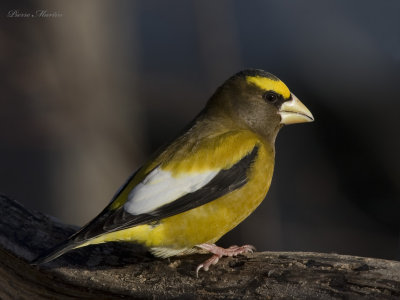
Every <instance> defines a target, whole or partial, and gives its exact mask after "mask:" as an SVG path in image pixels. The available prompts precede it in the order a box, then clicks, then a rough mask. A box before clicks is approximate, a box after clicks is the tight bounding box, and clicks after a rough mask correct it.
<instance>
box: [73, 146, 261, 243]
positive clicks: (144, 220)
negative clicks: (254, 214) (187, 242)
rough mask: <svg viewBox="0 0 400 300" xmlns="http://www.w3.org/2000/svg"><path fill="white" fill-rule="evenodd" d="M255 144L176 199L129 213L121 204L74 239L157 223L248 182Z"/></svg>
mask: <svg viewBox="0 0 400 300" xmlns="http://www.w3.org/2000/svg"><path fill="white" fill-rule="evenodd" d="M257 153H258V146H255V147H254V148H253V150H252V151H251V152H250V153H249V154H247V155H246V156H245V157H243V158H242V159H241V160H240V161H239V162H237V163H236V164H235V165H233V166H232V167H231V168H230V169H226V170H222V171H220V172H219V173H218V174H217V175H216V176H215V177H214V178H213V179H212V180H211V181H210V182H209V183H208V184H206V185H205V186H204V187H202V188H201V189H199V190H197V191H195V192H193V193H188V194H186V195H184V196H182V197H181V198H179V199H176V200H175V201H173V202H171V203H168V204H165V205H163V206H161V207H159V208H157V209H156V210H154V211H152V212H151V213H147V214H139V215H132V214H130V213H128V212H126V211H125V209H124V207H123V206H122V207H120V208H118V209H117V210H114V211H107V212H104V214H103V215H102V216H99V217H98V218H96V219H97V220H94V221H95V222H93V223H91V224H90V225H89V226H88V227H87V228H85V229H84V230H82V231H81V232H80V233H78V234H77V235H76V236H75V237H74V241H75V242H80V241H82V242H83V241H87V240H89V239H92V238H95V237H97V236H99V235H101V234H104V233H108V232H113V231H118V230H122V229H127V228H130V227H132V226H137V225H142V224H149V223H153V222H154V223H156V222H158V221H159V220H161V219H164V218H167V217H170V216H173V215H177V214H179V213H182V212H185V211H187V210H190V209H193V208H196V207H198V206H201V205H204V204H206V203H208V202H211V201H213V200H215V199H217V198H219V197H221V196H223V195H225V194H227V193H230V192H232V191H234V190H236V189H238V188H240V187H242V186H243V185H245V184H246V183H247V180H248V178H247V171H248V169H249V168H250V167H251V164H252V163H253V161H254V160H255V158H256V156H257Z"/></svg>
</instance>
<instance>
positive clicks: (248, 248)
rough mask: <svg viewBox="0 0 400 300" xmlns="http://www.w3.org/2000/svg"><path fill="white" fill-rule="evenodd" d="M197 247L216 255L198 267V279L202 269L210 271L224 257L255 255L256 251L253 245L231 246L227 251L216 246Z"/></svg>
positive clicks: (203, 245)
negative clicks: (244, 254)
mask: <svg viewBox="0 0 400 300" xmlns="http://www.w3.org/2000/svg"><path fill="white" fill-rule="evenodd" d="M196 247H198V248H201V249H203V250H206V251H208V252H211V253H213V254H214V255H213V256H211V257H210V258H209V259H207V260H206V261H205V262H203V263H202V264H200V265H198V267H197V268H196V276H197V277H199V271H200V269H201V268H203V269H204V271H208V269H209V268H210V266H212V265H215V264H216V263H217V262H218V261H219V259H220V258H221V257H223V256H236V255H238V254H243V253H253V252H254V251H255V250H256V248H254V246H252V245H244V246H230V247H229V248H227V249H225V248H221V247H218V246H217V245H215V244H200V245H196Z"/></svg>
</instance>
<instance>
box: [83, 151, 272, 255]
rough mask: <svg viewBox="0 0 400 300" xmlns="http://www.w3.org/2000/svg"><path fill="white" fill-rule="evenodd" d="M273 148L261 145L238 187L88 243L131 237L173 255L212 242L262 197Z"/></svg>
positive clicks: (265, 190)
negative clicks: (178, 212)
mask: <svg viewBox="0 0 400 300" xmlns="http://www.w3.org/2000/svg"><path fill="white" fill-rule="evenodd" d="M273 168H274V150H273V149H266V148H265V147H264V146H260V148H259V150H258V156H257V159H256V160H255V162H254V163H253V166H252V168H251V169H250V171H249V174H248V177H249V180H248V182H247V183H246V184H245V185H244V186H243V187H241V188H240V189H238V190H235V191H233V192H231V193H228V194H226V195H224V196H223V197H221V198H219V199H217V200H214V201H211V202H209V203H207V204H205V205H202V206H199V207H197V208H194V209H191V210H189V211H186V212H183V213H180V214H178V215H175V216H172V217H168V218H165V219H163V220H161V221H160V222H159V223H158V224H156V225H140V226H136V227H132V228H129V229H125V230H121V231H117V232H112V233H108V234H105V235H103V236H100V237H98V238H95V239H93V240H91V241H89V242H88V243H86V244H84V245H81V246H86V245H88V244H97V243H103V242H108V241H118V240H120V241H132V242H138V243H141V244H144V245H146V246H147V247H149V248H151V249H153V250H155V251H154V252H155V253H156V254H157V248H160V249H170V250H171V251H164V250H162V251H159V256H164V257H166V256H170V255H174V254H176V253H177V252H179V251H186V250H188V249H191V248H192V247H193V246H195V245H198V244H202V243H214V242H216V241H217V240H218V239H219V238H221V237H222V236H223V235H224V234H225V233H227V232H228V231H230V230H232V229H233V228H234V227H235V226H237V225H238V224H239V223H240V222H242V221H243V220H244V219H245V218H246V217H247V216H248V215H249V214H250V213H252V212H253V211H254V210H255V209H256V208H257V206H258V205H259V204H260V203H261V202H262V200H263V199H264V198H265V196H266V194H267V192H268V189H269V187H270V184H271V179H272V173H273Z"/></svg>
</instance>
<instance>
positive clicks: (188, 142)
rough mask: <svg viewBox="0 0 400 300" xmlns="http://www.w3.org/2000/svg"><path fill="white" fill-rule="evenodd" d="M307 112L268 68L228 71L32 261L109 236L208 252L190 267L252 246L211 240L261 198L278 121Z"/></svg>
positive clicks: (162, 250) (164, 251)
mask: <svg viewBox="0 0 400 300" xmlns="http://www.w3.org/2000/svg"><path fill="white" fill-rule="evenodd" d="M312 120H313V117H312V115H311V113H310V112H309V111H308V109H307V108H306V107H305V106H304V105H303V104H302V103H301V102H300V101H299V100H298V99H297V98H296V97H295V96H294V95H293V94H291V93H290V91H289V89H288V88H287V86H286V85H285V84H284V83H283V82H282V81H280V80H279V79H278V78H276V77H275V76H273V75H271V74H269V73H266V72H264V71H262V70H246V71H242V72H240V73H238V74H236V75H234V76H233V77H231V78H230V79H228V80H227V81H226V82H225V83H224V84H223V85H222V86H221V87H220V88H219V89H218V90H217V91H216V93H215V94H214V95H213V96H212V97H211V99H210V100H209V101H208V103H207V105H206V107H205V108H204V109H203V111H202V112H201V113H200V114H199V115H198V116H197V117H196V118H195V119H194V120H193V121H192V123H191V124H190V126H188V127H187V129H186V130H185V131H184V132H183V133H182V134H181V135H180V136H179V137H177V138H176V139H175V140H174V141H173V142H171V143H170V144H169V145H167V146H165V147H164V148H162V149H161V150H159V151H158V152H157V153H156V154H155V155H154V156H153V158H152V159H150V160H149V161H148V162H147V163H146V164H145V165H144V166H143V167H141V168H140V169H139V170H138V171H137V172H136V173H135V174H134V175H133V176H132V177H131V178H129V180H128V182H127V183H126V184H125V185H123V187H122V188H121V190H120V191H118V192H117V194H116V196H115V197H114V198H113V200H112V201H111V203H110V204H109V205H108V206H107V207H106V208H105V209H104V210H103V211H102V212H101V213H100V214H99V215H98V216H97V217H96V218H95V219H93V220H92V221H91V222H90V223H88V224H87V225H86V226H84V227H83V228H82V229H81V230H80V231H78V232H77V233H76V234H74V235H72V236H71V237H70V238H69V239H68V240H67V241H66V242H64V243H63V244H61V245H60V246H58V247H56V248H55V249H53V250H51V251H50V252H49V253H48V254H46V255H44V256H42V257H39V258H38V259H37V260H36V261H35V262H34V263H45V262H48V261H51V260H53V259H55V258H57V257H58V256H60V255H62V254H64V253H65V252H68V251H70V250H72V249H76V248H80V247H84V246H87V245H91V244H99V243H104V242H111V241H129V242H136V243H140V244H143V245H145V246H146V247H148V248H149V249H150V250H151V251H152V252H153V253H154V254H155V255H156V256H160V257H168V256H171V255H178V254H185V253H190V252H192V251H195V249H198V248H201V249H203V250H206V251H210V252H212V253H214V256H213V257H212V258H210V259H209V260H207V261H206V262H205V263H204V264H201V265H200V266H199V267H198V269H197V270H199V268H202V267H204V269H205V270H207V269H208V267H209V266H210V265H212V264H215V263H216V262H217V261H218V259H219V258H220V257H222V256H223V255H230V256H232V255H237V254H240V253H244V252H248V251H252V247H251V246H249V245H245V246H243V247H236V248H230V249H222V248H219V247H217V246H215V245H213V243H215V242H216V241H217V240H218V239H219V238H220V237H222V236H223V235H224V234H225V233H227V232H228V231H230V230H232V229H233V228H234V227H235V226H237V225H238V224H239V223H240V222H242V221H243V220H244V219H245V218H246V217H247V216H248V215H249V214H250V213H251V212H253V211H254V210H255V209H256V208H257V206H258V205H259V204H260V203H261V201H262V200H263V199H264V198H265V196H266V194H267V192H268V189H269V187H270V184H271V179H272V174H273V169H274V159H275V138H276V135H277V133H278V131H279V129H280V128H281V127H282V126H283V125H284V124H292V123H300V122H309V121H312Z"/></svg>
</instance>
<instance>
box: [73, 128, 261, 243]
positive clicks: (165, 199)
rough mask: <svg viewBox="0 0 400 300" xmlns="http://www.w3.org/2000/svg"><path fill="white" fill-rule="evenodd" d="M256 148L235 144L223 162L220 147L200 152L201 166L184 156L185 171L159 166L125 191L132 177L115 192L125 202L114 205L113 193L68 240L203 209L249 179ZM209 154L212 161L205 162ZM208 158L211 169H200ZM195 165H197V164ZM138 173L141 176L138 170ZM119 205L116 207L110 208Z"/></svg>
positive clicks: (169, 165) (133, 179)
mask: <svg viewBox="0 0 400 300" xmlns="http://www.w3.org/2000/svg"><path fill="white" fill-rule="evenodd" d="M231 138H232V136H229V138H228V139H227V140H226V141H225V142H227V143H230V142H232V141H231ZM233 138H234V137H233ZM224 139H225V138H224ZM219 142H221V141H219ZM221 145H222V144H221ZM258 147H259V146H258V145H257V143H255V142H254V141H250V142H249V141H246V142H245V143H242V144H241V143H239V144H238V146H237V147H236V149H235V148H231V149H230V153H229V157H230V158H232V159H233V161H232V159H226V158H225V161H223V160H222V159H221V158H220V157H219V155H220V154H221V153H218V151H220V152H221V151H223V150H224V149H223V148H221V147H219V148H218V147H217V148H209V147H208V148H207V149H217V150H204V149H203V150H204V151H206V152H208V153H206V154H204V157H205V158H202V159H203V161H202V162H201V160H202V159H200V160H199V159H197V160H196V159H194V158H190V155H186V160H187V161H189V162H190V161H191V162H192V163H191V164H190V163H189V164H187V166H190V167H189V168H188V167H187V166H186V167H185V162H184V161H183V160H179V161H180V165H179V166H175V167H171V166H172V165H173V160H172V162H171V161H170V162H169V163H168V164H166V165H163V164H160V165H158V166H156V167H154V168H153V169H152V170H151V171H150V172H148V173H147V174H146V175H145V176H144V178H143V179H141V180H140V182H138V183H136V184H135V186H134V187H133V188H130V185H131V183H132V182H133V181H135V177H137V176H138V175H135V174H134V175H133V176H132V177H131V178H130V180H128V182H127V183H126V184H125V186H123V187H122V188H121V190H120V192H119V194H120V195H123V194H124V193H125V198H126V200H125V201H122V202H121V201H119V199H118V198H120V197H121V196H120V195H118V194H117V195H116V197H114V198H115V200H114V201H113V202H112V203H110V205H109V206H108V207H107V208H105V209H104V211H103V212H102V213H101V214H100V215H99V216H98V217H97V218H95V219H94V220H93V221H92V222H91V223H89V224H88V225H87V226H85V227H84V228H82V229H81V230H80V231H79V232H78V233H77V234H75V235H74V237H73V240H74V241H75V242H83V241H87V240H89V239H92V238H95V237H97V236H100V235H102V234H105V233H109V232H113V231H118V230H122V229H126V228H129V227H132V226H137V225H140V224H151V223H156V222H158V221H159V220H161V219H163V218H166V217H170V216H173V215H176V214H179V213H182V212H185V211H187V210H190V209H193V208H195V207H198V206H201V205H204V204H206V203H208V202H210V201H212V200H215V199H217V198H219V197H221V196H223V195H225V194H227V193H229V192H232V191H233V190H236V189H238V188H240V187H242V186H243V185H244V184H246V182H247V180H248V177H247V174H248V170H249V168H251V165H252V163H253V161H254V160H255V158H256V156H257V154H258ZM203 150H201V149H200V150H199V151H203ZM196 151H197V150H196ZM196 151H195V152H196ZM213 154H215V157H212V158H210V155H213ZM207 157H208V159H210V160H211V161H212V163H210V164H208V165H210V166H211V167H210V168H206V167H204V166H205V165H207V162H205V161H204V159H207ZM200 158H201V157H200ZM215 159H217V160H220V161H222V162H218V163H222V164H225V166H226V168H224V167H218V166H217V164H218V163H216V162H213V160H215ZM182 163H183V166H182ZM199 163H200V164H201V165H198V164H199ZM196 164H197V165H196ZM200 166H202V167H200ZM196 167H197V168H196ZM176 168H178V169H179V170H180V171H179V173H178V174H176ZM185 168H186V170H185ZM196 169H197V170H196ZM137 173H138V174H139V176H140V170H139V171H138V172H137ZM136 181H137V180H136ZM118 201H119V203H120V204H119V207H115V206H116V205H115V203H118Z"/></svg>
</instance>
